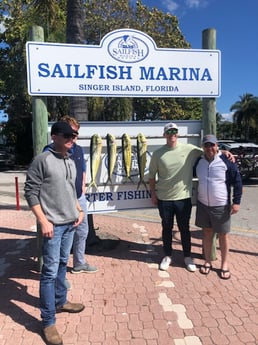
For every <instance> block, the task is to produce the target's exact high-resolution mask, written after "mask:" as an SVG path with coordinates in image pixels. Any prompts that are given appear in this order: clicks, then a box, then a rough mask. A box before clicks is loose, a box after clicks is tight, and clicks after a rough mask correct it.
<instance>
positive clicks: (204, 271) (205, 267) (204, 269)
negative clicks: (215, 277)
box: [200, 264, 212, 276]
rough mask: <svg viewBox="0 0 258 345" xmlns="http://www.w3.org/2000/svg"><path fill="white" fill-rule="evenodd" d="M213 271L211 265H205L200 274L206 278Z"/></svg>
mask: <svg viewBox="0 0 258 345" xmlns="http://www.w3.org/2000/svg"><path fill="white" fill-rule="evenodd" d="M211 270H212V265H210V264H204V265H202V266H201V267H200V273H201V274H204V275H206V276H207V275H208V274H209V273H210V271H211Z"/></svg>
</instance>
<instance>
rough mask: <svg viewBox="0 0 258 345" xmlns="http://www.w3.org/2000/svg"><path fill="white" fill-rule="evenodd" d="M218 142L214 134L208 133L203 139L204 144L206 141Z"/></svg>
mask: <svg viewBox="0 0 258 345" xmlns="http://www.w3.org/2000/svg"><path fill="white" fill-rule="evenodd" d="M217 142H218V140H217V138H216V137H215V135H213V134H207V135H205V136H204V137H203V139H202V143H203V144H206V143H211V144H217Z"/></svg>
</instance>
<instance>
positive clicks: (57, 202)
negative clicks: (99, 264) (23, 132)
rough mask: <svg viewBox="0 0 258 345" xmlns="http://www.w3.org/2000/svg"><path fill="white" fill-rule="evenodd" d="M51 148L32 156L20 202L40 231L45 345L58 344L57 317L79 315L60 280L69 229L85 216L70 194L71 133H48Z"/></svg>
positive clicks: (60, 129) (59, 126)
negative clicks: (36, 222)
mask: <svg viewBox="0 0 258 345" xmlns="http://www.w3.org/2000/svg"><path fill="white" fill-rule="evenodd" d="M51 138H52V140H53V148H51V149H49V151H46V152H43V153H41V154H39V155H38V156H36V157H35V158H34V160H33V161H32V163H31V165H30V167H29V169H28V172H27V176H26V182H25V187H24V191H25V198H26V200H27V202H28V205H29V206H30V208H31V210H32V212H33V213H34V215H35V216H36V218H37V221H38V223H39V224H40V226H41V232H42V257H43V266H42V271H41V277H40V291H39V294H40V311H41V317H42V324H43V334H44V337H45V339H46V341H47V343H48V344H51V345H52V344H53V345H62V344H63V341H62V338H61V336H60V335H59V333H58V332H57V330H56V326H55V323H56V316H55V314H56V312H69V313H78V312H81V311H82V310H83V309H84V305H83V304H81V303H71V302H68V301H67V288H66V285H65V276H66V270H67V262H68V259H69V255H70V251H71V247H72V243H73V237H74V229H75V227H76V226H78V225H79V224H80V223H81V222H82V220H83V217H84V213H83V210H82V209H81V207H80V204H79V202H78V200H77V195H76V189H75V178H76V168H75V164H74V161H73V160H72V159H71V158H70V157H69V154H68V150H69V149H70V148H71V147H72V145H73V138H74V133H73V129H72V128H71V127H70V126H69V124H68V123H66V122H56V123H54V124H53V126H52V128H51Z"/></svg>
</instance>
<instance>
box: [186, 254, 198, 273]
mask: <svg viewBox="0 0 258 345" xmlns="http://www.w3.org/2000/svg"><path fill="white" fill-rule="evenodd" d="M185 265H186V268H187V270H188V271H190V272H195V271H196V266H195V263H194V262H193V259H192V258H191V257H190V256H188V257H187V258H185Z"/></svg>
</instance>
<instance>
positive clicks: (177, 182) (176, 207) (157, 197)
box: [149, 123, 203, 272]
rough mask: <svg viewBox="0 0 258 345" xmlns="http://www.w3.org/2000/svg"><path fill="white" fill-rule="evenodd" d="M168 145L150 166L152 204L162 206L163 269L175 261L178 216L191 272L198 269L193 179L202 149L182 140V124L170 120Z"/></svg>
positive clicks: (158, 152)
mask: <svg viewBox="0 0 258 345" xmlns="http://www.w3.org/2000/svg"><path fill="white" fill-rule="evenodd" d="M164 137H165V138H166V144H165V145H164V146H162V147H161V148H159V149H158V150H157V151H155V152H154V153H153V155H152V157H151V162H150V166H149V184H150V190H151V198H152V203H153V204H155V205H157V206H158V209H159V214H160V217H161V221H162V241H163V249H164V253H165V257H164V258H163V259H162V261H161V263H160V266H159V268H160V269H161V270H167V269H168V268H169V265H170V264H171V262H172V259H171V255H172V229H173V226H174V216H176V220H177V225H178V228H179V231H180V235H181V242H182V247H183V252H184V262H185V265H186V268H187V269H188V271H190V272H194V271H196V266H195V264H194V262H193V260H192V258H191V235H190V229H189V221H190V216H191V210H192V203H191V195H192V178H193V166H194V164H195V162H196V159H197V158H198V157H199V156H200V155H201V154H202V153H203V151H202V149H201V148H198V147H197V146H194V145H191V144H183V143H179V142H178V140H177V139H178V127H177V125H176V124H175V123H168V124H167V125H166V126H165V127H164Z"/></svg>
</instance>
